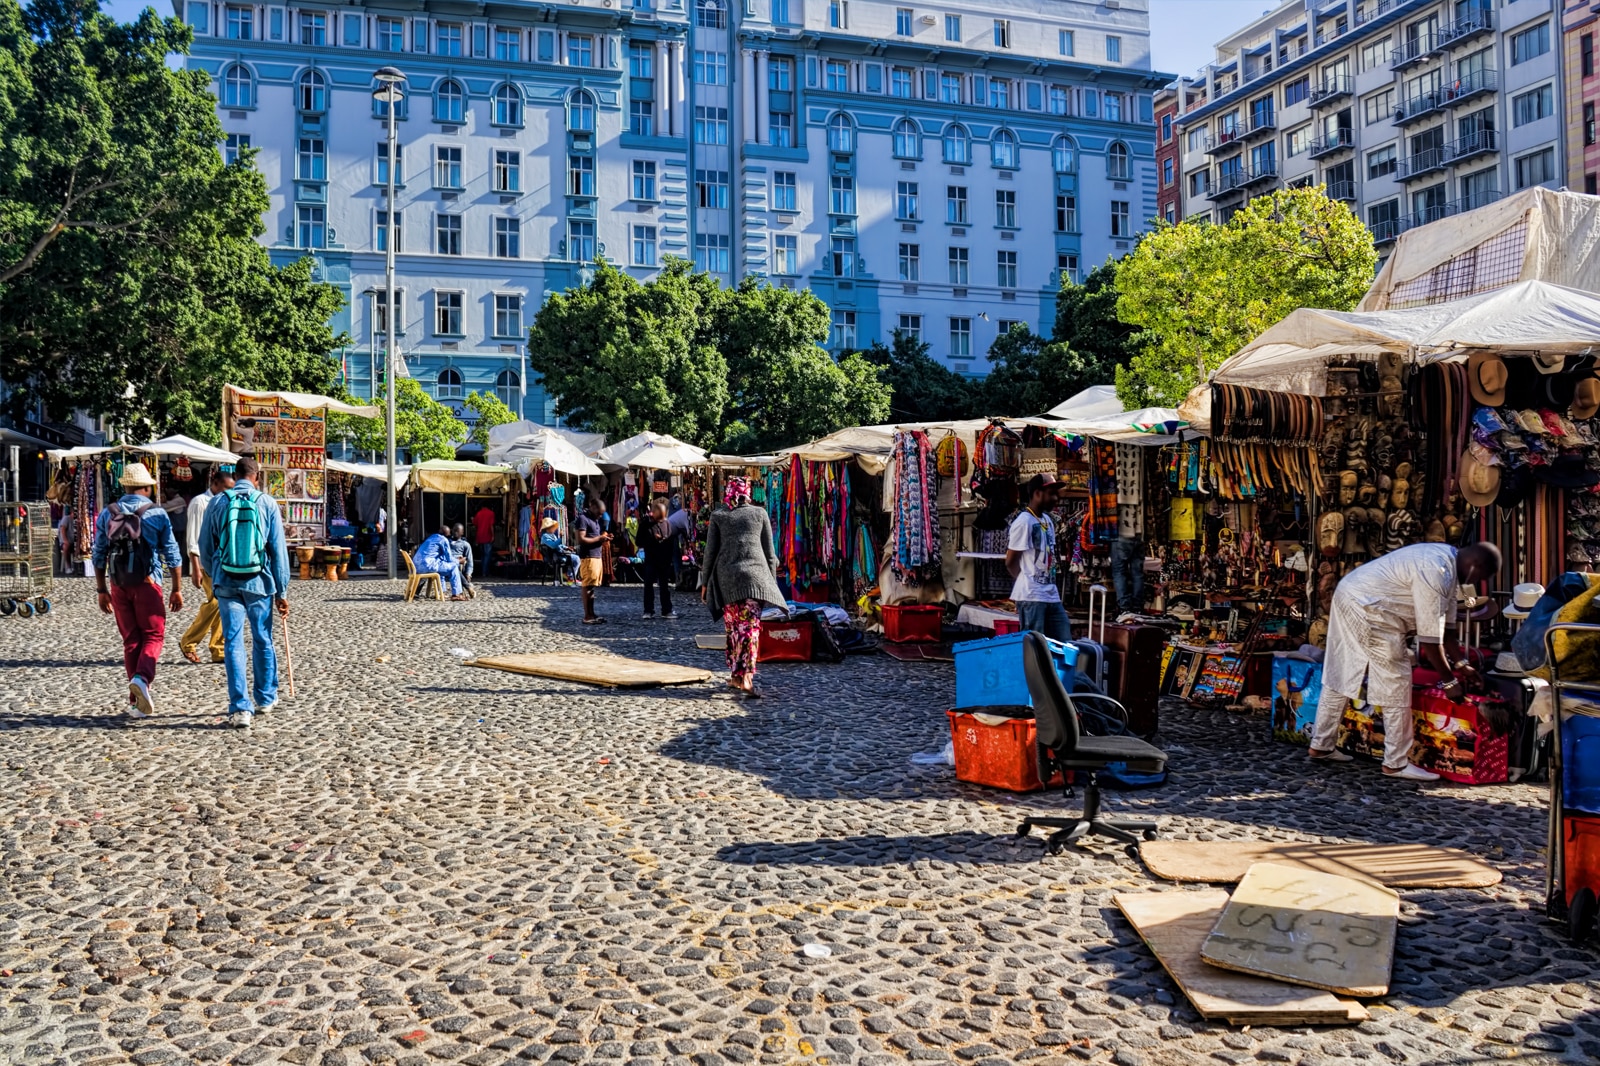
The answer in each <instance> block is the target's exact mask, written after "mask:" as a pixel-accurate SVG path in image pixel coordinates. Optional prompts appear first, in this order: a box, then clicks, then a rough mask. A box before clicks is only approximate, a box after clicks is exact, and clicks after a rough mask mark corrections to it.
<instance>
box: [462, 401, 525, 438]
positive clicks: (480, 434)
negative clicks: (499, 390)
mask: <svg viewBox="0 0 1600 1066" xmlns="http://www.w3.org/2000/svg"><path fill="white" fill-rule="evenodd" d="M461 406H462V407H465V408H466V409H467V410H469V411H471V412H472V413H473V414H475V415H477V416H478V417H477V420H476V421H474V422H473V423H472V432H471V434H469V435H468V437H467V439H468V440H469V441H471V442H472V443H473V444H476V445H477V446H478V447H480V448H482V449H483V450H484V451H488V450H489V431H490V430H491V429H493V428H494V427H495V426H503V425H505V424H506V423H507V422H515V421H516V420H517V413H516V412H515V411H513V410H512V409H511V408H509V407H507V406H506V405H505V404H503V403H501V402H500V397H498V396H496V395H495V394H494V393H492V392H469V393H467V398H466V399H465V400H462V401H461Z"/></svg>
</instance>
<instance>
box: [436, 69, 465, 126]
mask: <svg viewBox="0 0 1600 1066" xmlns="http://www.w3.org/2000/svg"><path fill="white" fill-rule="evenodd" d="M433 117H434V118H436V119H438V120H439V121H440V122H448V123H450V124H451V125H460V124H461V123H463V122H465V121H466V120H467V94H466V92H465V91H464V90H463V89H462V88H461V83H460V82H459V81H456V80H455V79H454V78H446V79H445V80H444V81H441V82H440V83H439V87H438V88H437V89H435V90H434V91H433Z"/></svg>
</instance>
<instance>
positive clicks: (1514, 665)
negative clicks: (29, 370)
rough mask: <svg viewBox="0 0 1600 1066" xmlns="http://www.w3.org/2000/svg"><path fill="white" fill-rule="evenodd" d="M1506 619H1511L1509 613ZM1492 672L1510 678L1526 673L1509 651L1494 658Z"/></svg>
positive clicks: (1520, 663)
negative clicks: (1506, 675)
mask: <svg viewBox="0 0 1600 1066" xmlns="http://www.w3.org/2000/svg"><path fill="white" fill-rule="evenodd" d="M1506 617H1507V618H1510V617H1511V613H1510V612H1509V611H1507V612H1506ZM1494 672H1495V673H1497V674H1508V675H1510V676H1512V677H1522V676H1524V675H1525V674H1526V673H1527V671H1526V670H1524V669H1523V668H1522V662H1521V661H1520V660H1519V659H1518V658H1517V657H1516V655H1515V654H1513V653H1511V652H1509V651H1503V652H1501V653H1500V654H1499V655H1496V656H1495V658H1494Z"/></svg>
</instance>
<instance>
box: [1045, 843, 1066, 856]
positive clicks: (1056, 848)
mask: <svg viewBox="0 0 1600 1066" xmlns="http://www.w3.org/2000/svg"><path fill="white" fill-rule="evenodd" d="M1066 850H1067V846H1066V845H1065V844H1058V843H1056V842H1055V841H1047V842H1046V843H1045V846H1044V853H1045V854H1046V855H1060V854H1061V853H1062V852H1063V851H1066Z"/></svg>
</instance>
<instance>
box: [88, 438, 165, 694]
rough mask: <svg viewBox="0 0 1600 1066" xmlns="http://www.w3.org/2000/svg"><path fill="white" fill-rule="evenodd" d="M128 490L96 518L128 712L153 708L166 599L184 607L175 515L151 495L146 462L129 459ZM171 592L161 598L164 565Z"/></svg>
mask: <svg viewBox="0 0 1600 1066" xmlns="http://www.w3.org/2000/svg"><path fill="white" fill-rule="evenodd" d="M120 484H121V485H122V487H123V489H124V490H125V491H126V495H124V496H123V497H122V499H120V500H118V501H117V502H116V503H114V504H112V505H111V506H110V507H107V508H106V509H105V510H103V511H101V512H100V515H99V517H98V518H96V519H95V523H94V555H93V560H94V580H95V586H96V589H97V591H98V592H99V602H100V609H101V610H102V611H104V612H105V613H106V614H109V615H113V616H115V617H116V620H117V631H118V632H119V633H121V634H122V666H123V669H124V670H125V671H126V672H127V675H128V714H129V715H130V716H131V717H133V718H143V717H145V716H147V715H151V714H154V713H155V700H154V698H153V697H152V696H151V695H150V686H151V685H152V684H153V683H154V682H155V679H156V660H158V659H160V658H161V646H162V645H163V644H164V643H166V639H167V604H168V603H170V605H171V607H172V610H173V611H175V612H176V611H181V610H183V582H182V580H181V578H180V576H179V575H180V568H181V567H182V565H183V556H182V555H181V554H179V552H178V540H177V538H176V537H174V536H173V534H172V519H171V518H170V517H168V515H167V512H166V511H164V510H162V509H161V508H160V507H157V506H156V503H155V500H154V499H152V498H151V492H152V491H153V490H154V489H155V485H156V479H155V478H153V477H151V476H150V470H149V468H147V467H146V466H145V465H144V464H143V463H129V464H128V465H127V467H126V468H124V470H123V472H122V480H121V482H120ZM163 568H165V569H166V570H167V571H168V572H169V574H170V576H171V579H172V595H171V598H170V599H169V600H168V601H167V603H163V602H162V591H163V585H162V570H163Z"/></svg>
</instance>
